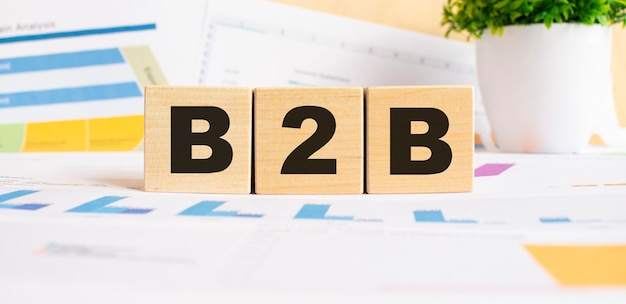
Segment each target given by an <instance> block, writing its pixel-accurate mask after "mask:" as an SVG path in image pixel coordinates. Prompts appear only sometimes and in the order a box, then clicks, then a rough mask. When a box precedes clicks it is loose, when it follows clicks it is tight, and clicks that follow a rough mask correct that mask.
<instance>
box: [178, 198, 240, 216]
mask: <svg viewBox="0 0 626 304" xmlns="http://www.w3.org/2000/svg"><path fill="white" fill-rule="evenodd" d="M224 203H226V202H223V201H202V202H199V203H197V204H195V205H193V206H191V207H189V208H187V209H185V210H183V211H182V212H181V213H179V214H178V215H195V216H211V214H213V213H216V212H213V210H215V209H216V208H218V207H219V206H221V205H223V204H224ZM235 214H236V212H235Z"/></svg>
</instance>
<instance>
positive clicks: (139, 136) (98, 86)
mask: <svg viewBox="0 0 626 304" xmlns="http://www.w3.org/2000/svg"><path fill="white" fill-rule="evenodd" d="M205 5H206V1H190V2H189V3H188V5H187V6H180V5H179V6H175V3H174V1H133V2H127V1H117V0H116V1H107V2H85V1H72V0H62V1H54V2H46V1H20V2H19V3H15V4H13V5H12V6H11V7H10V8H9V9H7V10H2V11H0V134H2V136H0V152H40V151H57V152H59V151H129V150H133V149H141V148H142V142H143V90H144V86H146V85H151V84H167V80H166V77H165V75H164V73H163V71H162V70H161V64H160V63H159V61H160V62H161V63H164V67H166V71H167V72H168V74H169V75H170V76H169V77H168V78H170V79H173V82H174V83H181V82H183V83H185V82H187V84H194V83H195V79H194V80H193V82H191V83H189V82H188V81H189V80H188V78H185V74H186V75H187V77H188V76H193V75H194V72H193V71H194V70H195V65H194V67H193V68H192V72H190V71H189V67H188V66H189V64H188V62H187V61H188V60H189V59H191V60H193V61H194V64H195V63H197V56H198V54H199V51H198V49H199V41H200V29H201V27H200V26H201V24H200V22H201V20H203V17H204V13H203V10H204V9H205ZM178 7H181V8H178ZM183 7H184V8H185V9H182V8H183ZM188 10H189V11H188ZM192 10H193V11H192ZM190 11H192V12H193V13H190V14H187V13H189V12H190ZM183 13H185V14H183ZM183 15H186V16H185V18H184V19H181V18H180V17H181V16H183ZM181 20H182V21H181ZM179 48H180V49H179ZM190 54H193V56H190Z"/></svg>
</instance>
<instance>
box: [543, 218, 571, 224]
mask: <svg viewBox="0 0 626 304" xmlns="http://www.w3.org/2000/svg"><path fill="white" fill-rule="evenodd" d="M539 221H540V222H542V223H571V222H572V220H570V219H569V218H568V217H547V218H540V219H539Z"/></svg>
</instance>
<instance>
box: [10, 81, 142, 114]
mask: <svg viewBox="0 0 626 304" xmlns="http://www.w3.org/2000/svg"><path fill="white" fill-rule="evenodd" d="M141 96H143V95H142V94H141V90H140V89H139V87H138V86H137V84H136V83H134V82H123V83H115V84H105V85H94V86H87V87H78V88H63V89H52V90H44V91H31V92H19V93H10V94H0V100H3V102H2V103H0V108H8V107H21V106H39V105H46V104H57V103H69V102H81V101H93V100H104V99H117V98H127V97H141Z"/></svg>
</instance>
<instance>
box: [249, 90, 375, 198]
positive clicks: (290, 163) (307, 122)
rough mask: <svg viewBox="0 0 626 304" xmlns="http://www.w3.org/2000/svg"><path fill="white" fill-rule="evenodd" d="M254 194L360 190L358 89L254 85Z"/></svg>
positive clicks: (360, 97)
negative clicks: (259, 86)
mask: <svg viewBox="0 0 626 304" xmlns="http://www.w3.org/2000/svg"><path fill="white" fill-rule="evenodd" d="M254 109H255V110H254V126H255V131H254V133H255V139H254V151H255V152H254V158H255V190H256V193H259V194H359V193H363V183H364V181H363V166H364V163H363V154H364V148H363V137H364V136H363V132H364V127H363V121H364V120H363V89H362V88H256V89H255V92H254Z"/></svg>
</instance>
